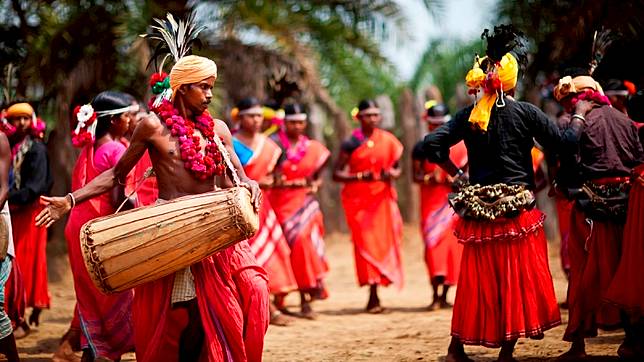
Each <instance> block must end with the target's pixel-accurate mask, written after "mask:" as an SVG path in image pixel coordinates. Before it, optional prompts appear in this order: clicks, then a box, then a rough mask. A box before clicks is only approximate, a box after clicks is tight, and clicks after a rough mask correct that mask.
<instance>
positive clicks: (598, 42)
mask: <svg viewBox="0 0 644 362" xmlns="http://www.w3.org/2000/svg"><path fill="white" fill-rule="evenodd" d="M617 38H619V35H618V34H617V33H615V32H613V31H611V30H610V29H602V30H599V31H595V34H594V35H593V48H592V54H591V58H590V64H589V66H590V69H589V70H588V71H589V73H590V75H591V76H592V75H593V73H594V72H595V69H597V66H598V65H599V63H601V61H602V59H603V58H604V54H606V50H607V49H608V47H609V46H610V45H611V44H612V43H613V41H615V40H616V39H617Z"/></svg>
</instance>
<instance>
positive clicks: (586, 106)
mask: <svg viewBox="0 0 644 362" xmlns="http://www.w3.org/2000/svg"><path fill="white" fill-rule="evenodd" d="M594 106H595V104H594V103H593V102H590V101H587V100H583V99H580V100H579V101H577V104H575V114H578V115H580V116H582V117H585V116H586V114H588V112H590V110H591V109H593V107H594Z"/></svg>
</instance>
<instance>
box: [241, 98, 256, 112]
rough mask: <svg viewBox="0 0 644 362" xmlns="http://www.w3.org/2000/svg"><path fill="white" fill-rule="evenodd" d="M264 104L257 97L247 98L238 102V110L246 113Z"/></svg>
mask: <svg viewBox="0 0 644 362" xmlns="http://www.w3.org/2000/svg"><path fill="white" fill-rule="evenodd" d="M261 105H262V103H261V102H260V101H259V99H257V98H255V97H247V98H244V99H242V100H241V101H239V102H237V109H239V110H240V111H244V110H246V109H250V108H253V107H257V106H261Z"/></svg>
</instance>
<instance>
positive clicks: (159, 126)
mask: <svg viewBox="0 0 644 362" xmlns="http://www.w3.org/2000/svg"><path fill="white" fill-rule="evenodd" d="M164 129H165V128H164V127H163V123H161V120H160V119H159V117H158V116H157V115H156V114H154V113H149V114H148V115H147V116H144V117H142V118H141V120H140V121H139V123H138V124H137V125H136V128H135V129H134V134H135V136H136V134H137V133H138V134H140V135H142V136H144V137H150V136H152V135H154V134H155V133H159V132H162V131H163V130H164Z"/></svg>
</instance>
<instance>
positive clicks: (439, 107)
mask: <svg viewBox="0 0 644 362" xmlns="http://www.w3.org/2000/svg"><path fill="white" fill-rule="evenodd" d="M448 114H449V108H447V105H445V104H443V103H438V104H435V105H433V106H431V107H429V108H428V109H427V117H443V116H447V115H448Z"/></svg>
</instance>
